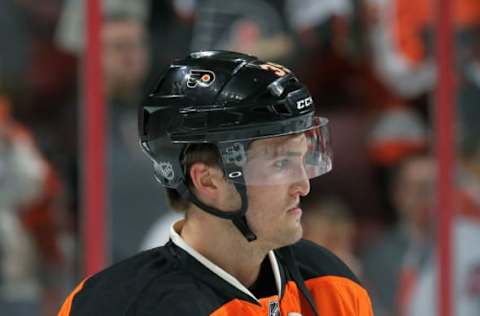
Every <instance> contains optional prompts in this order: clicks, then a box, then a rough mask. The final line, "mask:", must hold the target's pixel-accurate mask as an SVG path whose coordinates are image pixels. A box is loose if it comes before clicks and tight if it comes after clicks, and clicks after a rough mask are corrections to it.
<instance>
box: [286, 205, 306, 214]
mask: <svg viewBox="0 0 480 316" xmlns="http://www.w3.org/2000/svg"><path fill="white" fill-rule="evenodd" d="M302 212H303V211H302V209H301V207H300V204H297V205H295V206H294V207H292V208H290V209H288V211H287V214H291V215H297V216H300V215H302Z"/></svg>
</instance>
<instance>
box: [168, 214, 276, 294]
mask: <svg viewBox="0 0 480 316" xmlns="http://www.w3.org/2000/svg"><path fill="white" fill-rule="evenodd" d="M184 221H185V220H180V221H177V222H175V223H174V224H173V225H172V226H171V227H170V239H171V240H172V242H173V243H174V244H175V245H177V246H178V247H180V248H182V249H183V250H185V251H186V252H187V253H188V254H189V255H191V256H192V257H194V258H195V259H197V261H199V262H200V263H201V264H203V265H204V266H205V267H207V268H208V269H209V270H210V271H212V272H213V273H215V274H216V275H218V276H219V277H221V278H222V279H224V280H225V281H226V282H228V283H230V284H231V285H233V286H234V287H236V288H237V289H239V290H240V291H242V292H243V293H245V294H247V295H248V296H250V297H251V298H253V299H254V300H256V301H257V302H258V301H259V300H258V298H256V297H255V295H253V293H252V292H250V290H249V289H247V288H246V287H245V286H244V285H243V284H242V283H240V281H238V280H237V279H236V278H235V277H234V276H233V275H231V274H230V273H228V272H227V271H225V270H223V269H222V268H220V267H219V266H217V265H216V264H215V263H213V262H211V261H210V260H208V259H207V258H205V257H204V256H203V255H201V254H200V253H199V252H198V251H196V250H195V249H193V248H192V247H190V246H189V245H188V244H187V243H186V242H185V240H183V238H182V237H181V236H180V234H179V233H178V232H179V231H180V230H181V227H182V226H183V223H184ZM268 258H269V260H270V264H271V265H272V271H273V276H274V278H275V284H276V286H277V292H278V297H281V294H282V293H281V289H282V282H281V277H280V268H279V266H278V262H277V258H276V257H275V254H274V252H273V251H269V252H268Z"/></svg>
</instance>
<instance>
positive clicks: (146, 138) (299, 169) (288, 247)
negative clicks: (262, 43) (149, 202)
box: [59, 51, 372, 316]
mask: <svg viewBox="0 0 480 316" xmlns="http://www.w3.org/2000/svg"><path fill="white" fill-rule="evenodd" d="M139 132H140V143H141V145H142V147H143V150H144V151H145V152H146V154H147V155H148V156H149V157H150V159H151V160H152V162H153V165H154V172H155V176H156V178H157V180H158V181H159V182H160V183H161V184H162V185H163V186H165V187H166V188H167V195H168V198H169V200H170V202H171V204H172V206H173V207H175V208H177V209H182V210H185V211H186V216H185V219H184V220H181V221H179V222H176V223H175V224H174V225H173V226H172V228H171V232H170V241H169V242H168V243H167V244H166V245H164V246H162V247H158V248H154V249H152V250H149V251H146V252H142V253H140V254H139V255H137V256H135V257H133V258H130V259H127V260H126V261H123V262H121V263H119V264H116V265H114V266H113V267H111V268H109V269H107V270H105V271H103V272H100V273H98V274H96V275H94V276H92V277H89V278H87V279H86V280H84V281H83V282H81V283H80V285H78V287H77V288H76V289H75V290H74V291H73V292H72V294H71V295H70V296H69V297H68V298H67V299H66V301H65V303H64V305H63V307H62V309H61V310H60V313H59V315H62V316H63V315H65V316H66V315H72V316H73V315H105V316H108V315H265V316H279V315H290V316H294V315H297V316H298V315H336V316H343V315H362V316H363V315H366V316H367V315H372V311H371V303H370V299H369V296H368V294H367V292H366V290H365V289H364V288H363V287H362V285H361V284H360V283H359V281H358V280H357V278H356V277H355V276H354V275H353V273H352V272H351V271H350V270H349V269H348V268H347V267H346V266H345V264H344V263H343V262H341V261H340V260H339V259H338V258H336V257H335V256H334V255H333V254H331V253H330V252H329V251H327V250H326V249H324V248H322V247H319V246H316V245H314V244H313V243H311V242H306V241H302V240H301V237H302V226H301V223H300V218H301V216H302V209H301V208H300V199H301V198H302V197H304V196H305V195H307V194H308V193H309V190H310V184H309V179H311V178H313V177H317V176H319V175H322V174H324V173H326V172H328V171H329V170H330V169H331V167H332V153H331V149H330V140H329V133H328V120H327V119H325V118H322V117H318V116H315V109H314V104H313V100H312V98H311V96H310V94H309V92H308V91H307V89H306V87H305V86H304V85H303V84H302V83H301V82H300V81H299V80H298V79H297V78H296V77H295V76H294V75H293V74H292V73H291V72H290V71H289V70H288V69H286V68H284V67H283V66H281V65H277V64H273V63H268V62H262V61H260V60H258V59H257V58H255V57H252V56H248V55H243V54H239V53H233V52H224V51H204V52H197V53H192V54H190V55H189V56H188V57H186V58H185V59H183V60H179V61H176V62H175V63H174V64H172V65H171V66H170V67H169V69H168V70H167V71H166V72H165V73H164V74H163V75H162V77H161V79H160V81H159V82H158V83H157V85H156V86H155V87H154V88H153V90H152V91H151V92H150V94H148V96H147V97H146V98H145V100H144V102H143V103H142V105H141V106H140V111H139ZM132 211H138V212H141V210H132Z"/></svg>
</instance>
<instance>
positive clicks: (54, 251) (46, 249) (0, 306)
mask: <svg viewBox="0 0 480 316" xmlns="http://www.w3.org/2000/svg"><path fill="white" fill-rule="evenodd" d="M10 108H11V105H10V101H9V98H8V97H7V96H6V95H4V94H2V93H0V186H1V188H0V310H1V311H2V313H5V315H40V313H41V312H42V310H43V311H44V312H47V313H48V311H50V312H52V308H53V306H52V305H53V304H54V303H56V302H54V301H56V300H57V299H58V298H59V297H61V296H62V295H63V292H61V290H62V289H63V287H65V286H66V272H67V261H66V259H67V258H66V257H65V255H66V254H67V253H66V251H67V250H70V251H71V249H66V248H65V246H67V242H68V240H69V234H68V231H67V227H66V226H65V224H66V218H65V214H64V213H62V211H64V209H62V208H60V207H59V206H60V205H59V203H60V202H61V201H60V200H59V198H60V193H61V192H60V190H61V187H60V184H59V183H58V179H57V177H56V176H55V174H54V172H53V170H52V169H51V167H50V166H49V165H48V164H47V163H46V161H45V160H44V159H43V158H42V157H41V155H40V153H39V152H38V151H37V148H36V146H35V144H34V142H33V140H32V138H31V136H30V134H29V132H28V131H27V130H26V129H25V128H24V127H22V126H20V125H19V124H18V123H17V122H16V121H15V120H14V119H13V118H12V117H11V115H10ZM70 254H71V252H70Z"/></svg>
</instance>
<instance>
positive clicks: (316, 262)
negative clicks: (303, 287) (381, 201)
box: [279, 239, 361, 285]
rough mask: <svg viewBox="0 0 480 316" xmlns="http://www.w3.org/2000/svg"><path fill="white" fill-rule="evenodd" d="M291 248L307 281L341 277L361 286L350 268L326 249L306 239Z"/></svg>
mask: <svg viewBox="0 0 480 316" xmlns="http://www.w3.org/2000/svg"><path fill="white" fill-rule="evenodd" d="M289 247H291V249H292V251H293V255H294V257H295V260H296V262H297V264H298V267H299V270H300V273H301V274H302V277H303V278H304V280H305V281H307V280H309V279H312V278H317V277H322V276H340V277H345V278H348V279H350V280H352V281H354V282H355V283H357V284H359V285H361V283H360V281H359V280H358V278H357V277H356V276H355V274H354V273H353V272H352V271H351V270H350V268H349V267H348V266H347V265H346V264H345V263H344V262H343V261H342V260H340V259H339V258H338V257H337V256H335V255H334V254H333V253H332V252H331V251H329V250H328V249H326V248H325V247H322V246H319V245H317V244H315V243H313V242H311V241H308V240H304V239H302V240H300V241H299V242H297V243H295V244H293V245H291V246H289ZM279 250H281V248H280V249H279Z"/></svg>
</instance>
